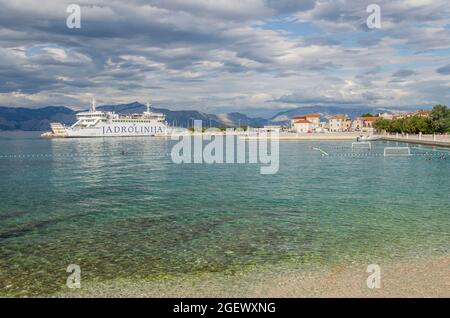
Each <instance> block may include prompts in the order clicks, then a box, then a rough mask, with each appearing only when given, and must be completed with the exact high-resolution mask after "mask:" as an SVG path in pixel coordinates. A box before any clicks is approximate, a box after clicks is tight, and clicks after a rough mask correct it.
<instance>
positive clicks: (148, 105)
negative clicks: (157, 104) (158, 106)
mask: <svg viewBox="0 0 450 318" xmlns="http://www.w3.org/2000/svg"><path fill="white" fill-rule="evenodd" d="M150 105H151V103H150V102H147V113H150Z"/></svg>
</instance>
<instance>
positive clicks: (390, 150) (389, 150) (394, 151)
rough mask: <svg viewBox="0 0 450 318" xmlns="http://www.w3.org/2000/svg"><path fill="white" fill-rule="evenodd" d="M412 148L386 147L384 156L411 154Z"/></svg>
mask: <svg viewBox="0 0 450 318" xmlns="http://www.w3.org/2000/svg"><path fill="white" fill-rule="evenodd" d="M410 155H411V148H409V147H385V148H384V156H385V157H390V156H410Z"/></svg>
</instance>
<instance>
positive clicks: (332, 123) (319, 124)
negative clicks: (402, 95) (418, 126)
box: [291, 110, 431, 133]
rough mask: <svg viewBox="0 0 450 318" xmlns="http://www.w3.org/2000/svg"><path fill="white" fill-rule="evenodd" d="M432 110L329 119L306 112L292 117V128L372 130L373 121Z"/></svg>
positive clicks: (330, 117) (421, 113) (426, 112)
mask: <svg viewBox="0 0 450 318" xmlns="http://www.w3.org/2000/svg"><path fill="white" fill-rule="evenodd" d="M430 113H431V111H424V110H418V111H416V112H412V113H383V114H378V116H376V117H357V118H355V119H353V120H352V119H351V118H350V116H348V115H346V114H338V115H330V116H327V117H326V119H327V121H321V120H320V118H321V115H320V114H306V115H302V116H295V117H293V118H292V119H291V130H292V131H295V132H297V133H313V132H346V131H352V132H353V131H354V132H359V131H360V132H372V131H373V123H374V122H375V121H376V120H377V119H379V118H384V119H398V118H404V117H410V116H424V117H426V116H429V115H430Z"/></svg>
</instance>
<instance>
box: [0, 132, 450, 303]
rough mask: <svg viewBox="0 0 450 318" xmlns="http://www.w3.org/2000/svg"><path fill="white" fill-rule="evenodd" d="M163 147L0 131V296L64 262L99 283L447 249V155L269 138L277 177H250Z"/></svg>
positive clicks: (42, 284)
mask: <svg viewBox="0 0 450 318" xmlns="http://www.w3.org/2000/svg"><path fill="white" fill-rule="evenodd" d="M173 144H174V142H173V141H170V140H165V139H150V138H123V139H60V140H48V139H40V138H39V137H38V134H36V133H2V134H1V135H0V295H39V294H48V293H52V292H56V291H59V290H61V289H62V288H64V287H65V282H66V278H67V275H68V274H67V273H66V268H67V266H68V265H69V264H78V265H79V266H81V270H82V277H83V281H102V280H107V279H116V278H125V279H126V278H133V279H135V278H140V277H156V278H157V277H160V276H168V275H169V276H170V275H171V274H180V273H190V274H195V273H200V272H204V271H208V272H211V271H214V272H225V271H230V270H232V271H233V270H240V269H244V268H246V267H247V266H257V265H261V264H277V263H280V262H292V263H296V264H310V265H313V266H315V265H317V266H321V265H323V264H333V263H343V264H345V263H349V262H359V261H361V262H377V261H382V260H387V259H389V260H391V259H400V258H416V257H427V256H431V255H439V254H448V252H449V249H450V195H449V194H450V153H448V151H449V150H439V149H432V148H422V147H419V148H412V152H413V154H414V155H413V156H410V157H395V158H394V157H386V158H385V157H383V156H382V153H383V147H384V146H386V145H388V144H387V143H385V142H373V143H372V146H373V149H372V150H371V151H370V152H360V153H353V152H352V149H351V142H350V141H334V142H323V141H281V142H280V169H279V172H278V173H277V174H275V175H261V174H260V166H259V165H255V164H215V165H206V164H204V165H200V164H184V165H178V164H174V163H172V161H171V158H170V150H171V146H172V145H173ZM390 145H391V146H393V145H394V143H390ZM313 147H320V148H321V149H322V150H324V151H326V152H328V153H329V154H330V156H322V155H321V153H320V152H319V151H317V150H314V149H313ZM411 147H413V146H412V145H411ZM439 154H443V155H439ZM440 156H441V157H440ZM442 156H445V158H446V159H443V158H442Z"/></svg>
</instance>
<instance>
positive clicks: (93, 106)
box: [92, 98, 96, 113]
mask: <svg viewBox="0 0 450 318" xmlns="http://www.w3.org/2000/svg"><path fill="white" fill-rule="evenodd" d="M95 111H96V110H95V98H92V112H93V113H95Z"/></svg>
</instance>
